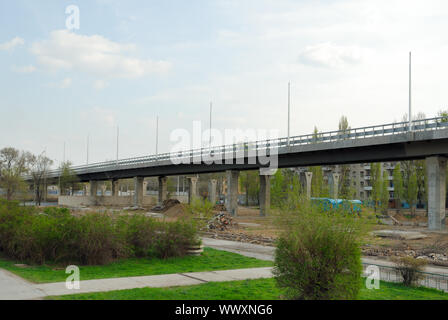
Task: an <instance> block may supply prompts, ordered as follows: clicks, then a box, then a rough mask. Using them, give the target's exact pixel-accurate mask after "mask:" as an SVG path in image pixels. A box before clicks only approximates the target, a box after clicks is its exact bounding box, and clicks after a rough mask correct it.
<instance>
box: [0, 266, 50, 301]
mask: <svg viewBox="0 0 448 320" xmlns="http://www.w3.org/2000/svg"><path fill="white" fill-rule="evenodd" d="M44 295H45V294H44V293H43V292H42V291H41V290H39V288H37V287H36V286H35V285H33V284H32V283H29V282H28V281H26V280H24V279H22V278H20V277H19V276H16V275H15V274H13V273H11V272H9V271H6V270H3V269H0V300H26V299H36V298H39V297H42V296H44Z"/></svg>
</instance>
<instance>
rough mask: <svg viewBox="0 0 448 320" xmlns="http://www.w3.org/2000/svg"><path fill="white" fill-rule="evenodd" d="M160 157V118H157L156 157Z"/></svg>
mask: <svg viewBox="0 0 448 320" xmlns="http://www.w3.org/2000/svg"><path fill="white" fill-rule="evenodd" d="M158 156H159V116H157V117H156V157H158Z"/></svg>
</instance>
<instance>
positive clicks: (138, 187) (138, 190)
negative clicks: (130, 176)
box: [134, 177, 143, 207]
mask: <svg viewBox="0 0 448 320" xmlns="http://www.w3.org/2000/svg"><path fill="white" fill-rule="evenodd" d="M134 206H135V207H142V206H143V177H134Z"/></svg>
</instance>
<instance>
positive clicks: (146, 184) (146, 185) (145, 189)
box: [143, 180, 148, 196]
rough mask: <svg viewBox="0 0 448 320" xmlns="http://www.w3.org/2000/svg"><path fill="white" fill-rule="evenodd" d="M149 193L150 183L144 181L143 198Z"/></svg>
mask: <svg viewBox="0 0 448 320" xmlns="http://www.w3.org/2000/svg"><path fill="white" fill-rule="evenodd" d="M147 191H148V181H147V180H143V196H146V193H147Z"/></svg>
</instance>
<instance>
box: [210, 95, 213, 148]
mask: <svg viewBox="0 0 448 320" xmlns="http://www.w3.org/2000/svg"><path fill="white" fill-rule="evenodd" d="M212 109H213V104H212V102H211V101H210V140H209V147H210V148H211V147H212Z"/></svg>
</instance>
